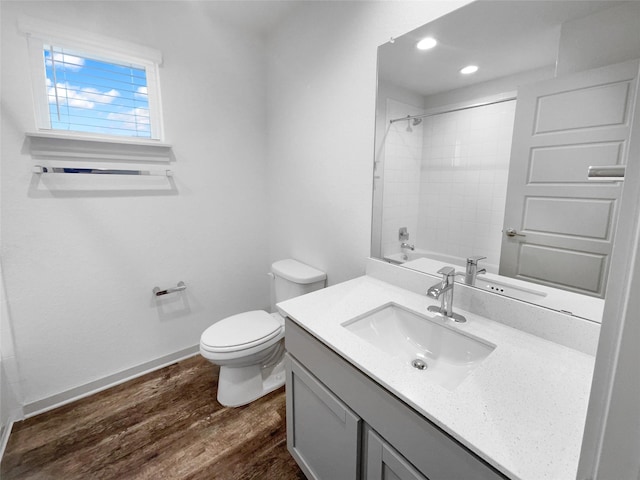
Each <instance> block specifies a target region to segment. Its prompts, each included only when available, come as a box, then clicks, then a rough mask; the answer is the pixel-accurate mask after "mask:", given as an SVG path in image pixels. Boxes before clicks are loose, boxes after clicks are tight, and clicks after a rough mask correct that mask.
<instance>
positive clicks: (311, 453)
mask: <svg viewBox="0 0 640 480" xmlns="http://www.w3.org/2000/svg"><path fill="white" fill-rule="evenodd" d="M286 366H287V384H286V385H287V386H286V392H287V448H288V449H289V452H290V453H291V455H292V456H293V458H294V459H295V460H296V462H298V465H299V466H300V468H301V469H302V471H303V472H304V473H305V475H306V476H307V477H308V478H309V479H310V480H312V479H313V480H337V479H340V480H357V479H358V473H359V472H358V466H359V461H358V456H359V439H360V418H359V417H358V416H357V415H356V414H354V413H353V412H352V411H351V410H350V409H349V408H348V407H347V406H346V405H345V404H344V403H342V402H341V401H340V399H338V397H336V396H335V395H334V394H333V393H331V392H330V391H329V390H328V389H327V388H326V387H325V386H324V385H323V384H321V383H320V382H319V381H318V380H317V379H316V378H315V377H314V376H313V375H311V374H310V373H309V372H308V371H307V370H306V369H305V368H304V367H303V366H302V365H300V364H299V363H298V362H296V361H295V360H294V359H293V358H291V357H290V356H288V355H287V360H286Z"/></svg>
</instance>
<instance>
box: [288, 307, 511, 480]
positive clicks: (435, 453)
mask: <svg viewBox="0 0 640 480" xmlns="http://www.w3.org/2000/svg"><path fill="white" fill-rule="evenodd" d="M285 332H286V333H285V346H286V349H287V355H286V365H287V387H286V389H287V446H288V448H289V452H291V455H293V457H294V458H295V460H296V461H297V462H298V464H299V465H300V467H301V468H302V470H303V471H304V473H305V474H306V475H307V477H308V478H309V479H310V480H426V479H428V480H463V479H464V480H467V479H469V480H470V479H473V480H505V479H508V477H506V476H504V475H503V474H502V473H500V472H498V471H497V470H496V469H494V468H493V467H492V466H490V465H489V464H487V463H486V462H484V461H483V460H482V459H480V458H478V457H477V456H476V455H474V454H473V453H472V452H471V451H469V450H468V449H467V448H465V447H464V446H463V445H461V444H460V443H458V442H457V441H456V440H454V439H453V438H451V437H450V436H449V435H447V434H446V433H445V432H443V431H442V430H440V429H439V428H438V427H436V426H435V425H434V424H433V423H431V422H430V421H429V420H427V419H426V418H425V417H424V416H422V415H420V414H419V413H418V412H416V411H415V410H413V409H412V408H411V407H409V406H408V405H407V404H405V403H404V402H402V401H401V400H400V399H399V398H398V397H396V396H395V395H393V394H391V393H390V392H388V391H387V390H386V389H385V388H383V387H382V386H381V385H379V384H378V383H376V382H375V381H373V380H372V379H371V378H370V377H368V376H367V375H365V374H364V373H362V372H361V371H360V370H359V369H357V368H356V367H354V366H353V365H351V364H350V363H349V362H348V361H347V360H345V359H344V358H343V357H341V356H339V355H338V354H336V353H335V352H334V351H333V350H331V349H330V348H328V347H327V346H326V345H324V344H323V343H322V342H320V341H319V340H318V339H316V338H315V337H314V336H313V335H311V334H310V333H309V332H307V331H306V330H304V329H303V328H302V327H301V326H299V325H298V324H297V323H295V322H293V321H292V320H290V319H289V318H287V319H286V324H285Z"/></svg>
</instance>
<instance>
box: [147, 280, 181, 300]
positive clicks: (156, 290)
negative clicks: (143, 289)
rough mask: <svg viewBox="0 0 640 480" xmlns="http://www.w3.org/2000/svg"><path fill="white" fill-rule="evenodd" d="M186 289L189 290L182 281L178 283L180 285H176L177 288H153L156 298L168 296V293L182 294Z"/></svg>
mask: <svg viewBox="0 0 640 480" xmlns="http://www.w3.org/2000/svg"><path fill="white" fill-rule="evenodd" d="M186 289H187V286H186V285H185V284H184V282H183V281H180V282H178V285H176V286H175V287H171V288H167V289H165V290H160V287H153V294H154V295H155V296H156V297H161V296H162V295H166V294H168V293H175V292H181V291H183V290H186Z"/></svg>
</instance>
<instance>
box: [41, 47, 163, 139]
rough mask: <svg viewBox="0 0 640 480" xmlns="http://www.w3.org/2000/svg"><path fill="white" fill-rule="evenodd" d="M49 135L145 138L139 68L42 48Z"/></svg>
mask: <svg viewBox="0 0 640 480" xmlns="http://www.w3.org/2000/svg"><path fill="white" fill-rule="evenodd" d="M43 53H44V55H43V56H44V66H45V73H46V89H47V98H48V104H49V121H50V125H51V129H52V130H69V131H76V132H87V133H99V134H105V135H125V136H132V137H145V138H151V125H150V118H149V95H148V86H147V74H146V71H145V68H144V67H143V66H138V65H134V64H131V63H129V64H123V63H115V62H110V61H106V60H99V59H97V58H93V57H91V56H90V55H83V54H80V53H77V52H74V51H70V50H67V49H65V48H62V47H57V46H53V45H44V48H43Z"/></svg>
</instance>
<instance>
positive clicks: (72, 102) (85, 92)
mask: <svg viewBox="0 0 640 480" xmlns="http://www.w3.org/2000/svg"><path fill="white" fill-rule="evenodd" d="M47 87H48V94H49V103H56V90H57V94H58V95H57V98H58V103H59V104H60V105H64V104H67V105H69V106H70V107H79V108H88V109H91V108H93V107H95V104H96V103H111V102H113V101H114V100H115V99H116V97H118V96H120V92H118V91H117V90H115V89H113V88H112V89H111V90H109V91H107V92H101V91H100V90H98V89H96V88H91V87H85V88H78V87H74V86H73V85H69V83H57V84H56V88H54V87H53V85H51V80H49V79H47Z"/></svg>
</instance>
